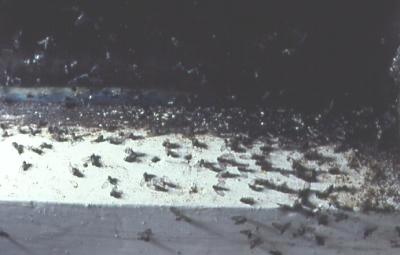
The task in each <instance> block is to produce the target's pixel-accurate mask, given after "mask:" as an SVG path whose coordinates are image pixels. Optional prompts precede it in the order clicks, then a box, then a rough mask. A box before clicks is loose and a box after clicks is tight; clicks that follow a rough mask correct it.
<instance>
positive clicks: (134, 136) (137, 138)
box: [128, 133, 144, 140]
mask: <svg viewBox="0 0 400 255" xmlns="http://www.w3.org/2000/svg"><path fill="white" fill-rule="evenodd" d="M128 138H129V139H131V140H141V139H144V136H142V135H134V134H133V133H130V134H129V135H128Z"/></svg>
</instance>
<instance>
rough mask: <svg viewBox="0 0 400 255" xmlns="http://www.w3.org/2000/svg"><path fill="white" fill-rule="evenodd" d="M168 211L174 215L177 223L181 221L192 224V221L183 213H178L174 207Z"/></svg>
mask: <svg viewBox="0 0 400 255" xmlns="http://www.w3.org/2000/svg"><path fill="white" fill-rule="evenodd" d="M169 210H170V211H171V212H172V213H173V214H174V215H175V217H176V218H175V219H176V220H177V221H180V220H183V221H186V222H188V223H190V222H192V219H191V218H189V217H188V216H186V215H185V214H184V213H183V212H181V211H179V210H178V209H177V208H176V207H170V208H169Z"/></svg>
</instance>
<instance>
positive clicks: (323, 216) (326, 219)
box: [318, 214, 329, 226]
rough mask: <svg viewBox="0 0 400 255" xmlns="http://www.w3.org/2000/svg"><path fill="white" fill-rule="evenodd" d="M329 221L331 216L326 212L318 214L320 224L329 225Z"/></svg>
mask: <svg viewBox="0 0 400 255" xmlns="http://www.w3.org/2000/svg"><path fill="white" fill-rule="evenodd" d="M328 223H329V217H328V215H326V214H319V215H318V224H319V225H324V226H327V225H328Z"/></svg>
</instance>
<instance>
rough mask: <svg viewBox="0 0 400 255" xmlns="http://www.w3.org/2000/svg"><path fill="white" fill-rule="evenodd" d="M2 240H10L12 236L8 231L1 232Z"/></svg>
mask: <svg viewBox="0 0 400 255" xmlns="http://www.w3.org/2000/svg"><path fill="white" fill-rule="evenodd" d="M0 238H6V239H9V238H10V234H9V233H7V232H6V231H4V230H0Z"/></svg>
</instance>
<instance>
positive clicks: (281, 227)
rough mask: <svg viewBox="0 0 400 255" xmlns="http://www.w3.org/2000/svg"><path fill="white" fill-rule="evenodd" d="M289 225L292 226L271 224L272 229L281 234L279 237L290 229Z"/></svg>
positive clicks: (289, 223)
mask: <svg viewBox="0 0 400 255" xmlns="http://www.w3.org/2000/svg"><path fill="white" fill-rule="evenodd" d="M291 225H292V223H291V222H288V223H285V224H280V223H277V222H272V226H273V227H274V228H276V229H277V230H278V231H279V232H280V233H281V235H282V234H284V233H285V232H286V230H288V229H289V228H290V226H291Z"/></svg>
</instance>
